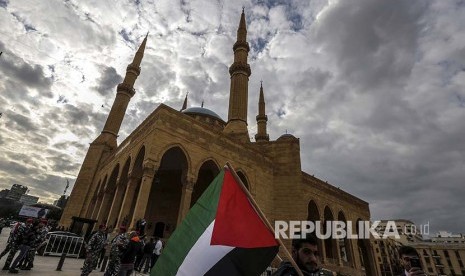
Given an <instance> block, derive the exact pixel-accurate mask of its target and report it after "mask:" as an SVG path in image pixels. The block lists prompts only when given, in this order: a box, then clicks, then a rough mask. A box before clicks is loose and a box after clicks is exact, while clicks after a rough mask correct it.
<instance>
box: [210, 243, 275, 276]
mask: <svg viewBox="0 0 465 276" xmlns="http://www.w3.org/2000/svg"><path fill="white" fill-rule="evenodd" d="M278 251H279V246H272V247H259V248H238V247H236V248H234V249H233V250H231V251H230V252H229V253H228V254H226V255H225V256H224V257H223V258H222V259H221V260H220V261H219V262H217V263H216V264H215V265H214V266H213V267H212V268H211V269H210V270H209V271H208V272H207V273H205V276H218V275H221V276H238V275H242V276H257V275H260V274H261V273H263V272H264V271H265V269H266V268H267V267H268V266H269V265H270V264H271V262H272V261H273V259H274V257H275V256H276V254H278Z"/></svg>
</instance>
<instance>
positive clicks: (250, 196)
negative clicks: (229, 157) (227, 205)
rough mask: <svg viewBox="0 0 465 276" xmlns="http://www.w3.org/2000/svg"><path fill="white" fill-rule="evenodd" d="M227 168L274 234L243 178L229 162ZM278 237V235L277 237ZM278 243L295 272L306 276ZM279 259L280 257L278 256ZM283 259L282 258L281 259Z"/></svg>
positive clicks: (278, 240) (287, 251)
mask: <svg viewBox="0 0 465 276" xmlns="http://www.w3.org/2000/svg"><path fill="white" fill-rule="evenodd" d="M226 166H227V167H228V169H229V170H230V171H231V173H232V175H233V177H234V179H235V180H236V182H237V183H238V184H239V186H240V187H241V189H242V191H243V192H244V193H245V194H246V195H247V198H248V199H249V201H250V203H251V204H252V207H253V208H254V209H255V211H257V214H258V215H259V216H260V218H261V219H262V221H263V223H265V225H266V226H267V227H268V229H269V230H270V231H271V232H272V233H273V234H275V233H274V228H273V227H272V226H271V223H270V222H269V221H268V219H267V218H266V216H265V214H264V213H263V212H262V210H261V209H260V207H258V204H257V202H256V201H255V199H254V198H253V197H252V194H250V192H249V190H248V189H247V188H246V187H245V185H244V183H243V182H242V180H241V178H240V177H239V176H238V175H237V173H236V171H235V170H234V168H233V167H232V165H231V164H230V163H229V162H226ZM275 237H276V235H275ZM276 240H277V242H278V243H279V245H280V246H281V248H282V249H283V251H284V255H286V257H287V258H288V259H289V261H290V262H291V264H292V266H293V267H294V268H295V270H296V271H297V274H299V276H304V274H303V273H302V271H301V270H300V268H299V266H298V265H297V264H296V262H295V260H294V259H293V258H292V255H291V253H289V250H287V248H286V246H285V245H284V243H283V241H282V240H281V239H280V238H279V237H277V238H276ZM278 257H279V256H278ZM280 259H281V258H280Z"/></svg>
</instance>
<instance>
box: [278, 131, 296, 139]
mask: <svg viewBox="0 0 465 276" xmlns="http://www.w3.org/2000/svg"><path fill="white" fill-rule="evenodd" d="M289 139H297V138H296V137H295V136H294V135H292V134H289V133H286V134H283V135H281V136H279V138H278V140H289Z"/></svg>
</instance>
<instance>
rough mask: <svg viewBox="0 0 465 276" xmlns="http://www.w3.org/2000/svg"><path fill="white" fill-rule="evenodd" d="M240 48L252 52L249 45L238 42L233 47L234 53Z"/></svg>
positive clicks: (244, 42)
mask: <svg viewBox="0 0 465 276" xmlns="http://www.w3.org/2000/svg"><path fill="white" fill-rule="evenodd" d="M238 48H244V49H245V50H246V51H247V52H248V51H250V46H249V43H248V42H246V41H236V43H234V46H233V51H236V50H237V49H238Z"/></svg>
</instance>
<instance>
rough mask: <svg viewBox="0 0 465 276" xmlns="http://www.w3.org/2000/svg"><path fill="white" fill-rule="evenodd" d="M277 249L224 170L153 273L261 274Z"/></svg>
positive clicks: (179, 229)
mask: <svg viewBox="0 0 465 276" xmlns="http://www.w3.org/2000/svg"><path fill="white" fill-rule="evenodd" d="M278 249H279V246H278V242H277V241H276V240H275V239H274V235H273V233H272V232H271V231H270V230H269V229H268V228H267V227H266V226H265V224H264V223H263V222H262V220H261V219H260V217H259V216H258V214H257V212H256V211H255V209H254V208H253V206H252V205H251V203H250V202H249V200H248V199H247V196H246V194H245V193H244V192H243V191H242V189H241V188H240V186H239V184H238V183H237V182H236V180H235V179H234V177H233V175H232V174H231V172H230V171H229V170H228V169H223V170H222V171H221V172H220V173H219V174H218V176H217V177H216V178H215V179H214V180H213V182H212V183H211V184H210V185H209V186H208V188H207V189H206V190H205V192H204V193H203V194H202V196H201V197H200V198H199V200H198V201H197V203H196V204H195V205H194V206H193V207H192V208H191V210H190V211H189V213H188V214H187V215H186V217H185V219H184V220H183V221H182V223H181V224H180V225H179V226H178V227H177V228H176V230H175V231H174V232H173V234H172V235H171V237H170V239H169V240H168V242H167V245H166V248H165V249H164V250H163V253H162V254H161V255H160V257H159V258H158V261H157V263H156V264H155V267H154V269H152V272H151V275H152V276H171V275H186V276H198V275H221V276H229V275H247V276H249V275H260V274H261V273H262V272H264V271H265V269H266V268H267V267H268V265H269V264H270V263H271V261H272V260H273V258H274V257H275V256H276V254H277V253H278Z"/></svg>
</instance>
